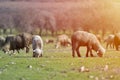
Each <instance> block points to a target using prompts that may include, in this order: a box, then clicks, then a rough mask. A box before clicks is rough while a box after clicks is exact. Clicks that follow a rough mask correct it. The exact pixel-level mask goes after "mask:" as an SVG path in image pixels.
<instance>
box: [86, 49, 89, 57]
mask: <svg viewBox="0 0 120 80" xmlns="http://www.w3.org/2000/svg"><path fill="white" fill-rule="evenodd" d="M88 53H89V47H87V52H86V57H88Z"/></svg>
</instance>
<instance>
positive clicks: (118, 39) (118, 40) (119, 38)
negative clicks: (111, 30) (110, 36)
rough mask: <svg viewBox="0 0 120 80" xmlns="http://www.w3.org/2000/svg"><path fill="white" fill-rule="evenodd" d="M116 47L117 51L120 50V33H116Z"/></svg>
mask: <svg viewBox="0 0 120 80" xmlns="http://www.w3.org/2000/svg"><path fill="white" fill-rule="evenodd" d="M114 45H115V48H116V50H117V51H118V50H119V45H120V33H116V34H115V37H114Z"/></svg>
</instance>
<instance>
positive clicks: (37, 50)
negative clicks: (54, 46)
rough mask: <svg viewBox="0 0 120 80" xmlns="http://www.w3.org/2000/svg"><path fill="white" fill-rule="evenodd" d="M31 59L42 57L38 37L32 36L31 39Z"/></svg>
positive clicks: (40, 42)
mask: <svg viewBox="0 0 120 80" xmlns="http://www.w3.org/2000/svg"><path fill="white" fill-rule="evenodd" d="M32 48H33V57H42V55H43V40H42V38H41V37H40V36H39V35H34V36H33V38H32Z"/></svg>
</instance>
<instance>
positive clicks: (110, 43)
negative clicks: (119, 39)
mask: <svg viewBox="0 0 120 80" xmlns="http://www.w3.org/2000/svg"><path fill="white" fill-rule="evenodd" d="M114 37H115V35H113V34H110V35H108V36H107V37H106V38H105V39H104V42H106V49H108V47H109V46H110V48H114Z"/></svg>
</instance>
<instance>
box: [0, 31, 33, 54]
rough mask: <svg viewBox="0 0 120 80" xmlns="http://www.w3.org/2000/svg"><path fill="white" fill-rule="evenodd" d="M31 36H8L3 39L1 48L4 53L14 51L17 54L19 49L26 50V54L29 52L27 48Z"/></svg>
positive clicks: (27, 34)
mask: <svg viewBox="0 0 120 80" xmlns="http://www.w3.org/2000/svg"><path fill="white" fill-rule="evenodd" d="M31 40H32V35H31V34H29V33H20V34H18V35H16V36H13V35H9V36H7V37H6V39H5V44H4V46H3V48H2V51H4V53H8V52H9V51H11V50H13V53H14V51H15V50H17V52H18V53H19V50H20V49H24V48H26V53H28V52H29V46H30V44H31Z"/></svg>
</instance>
